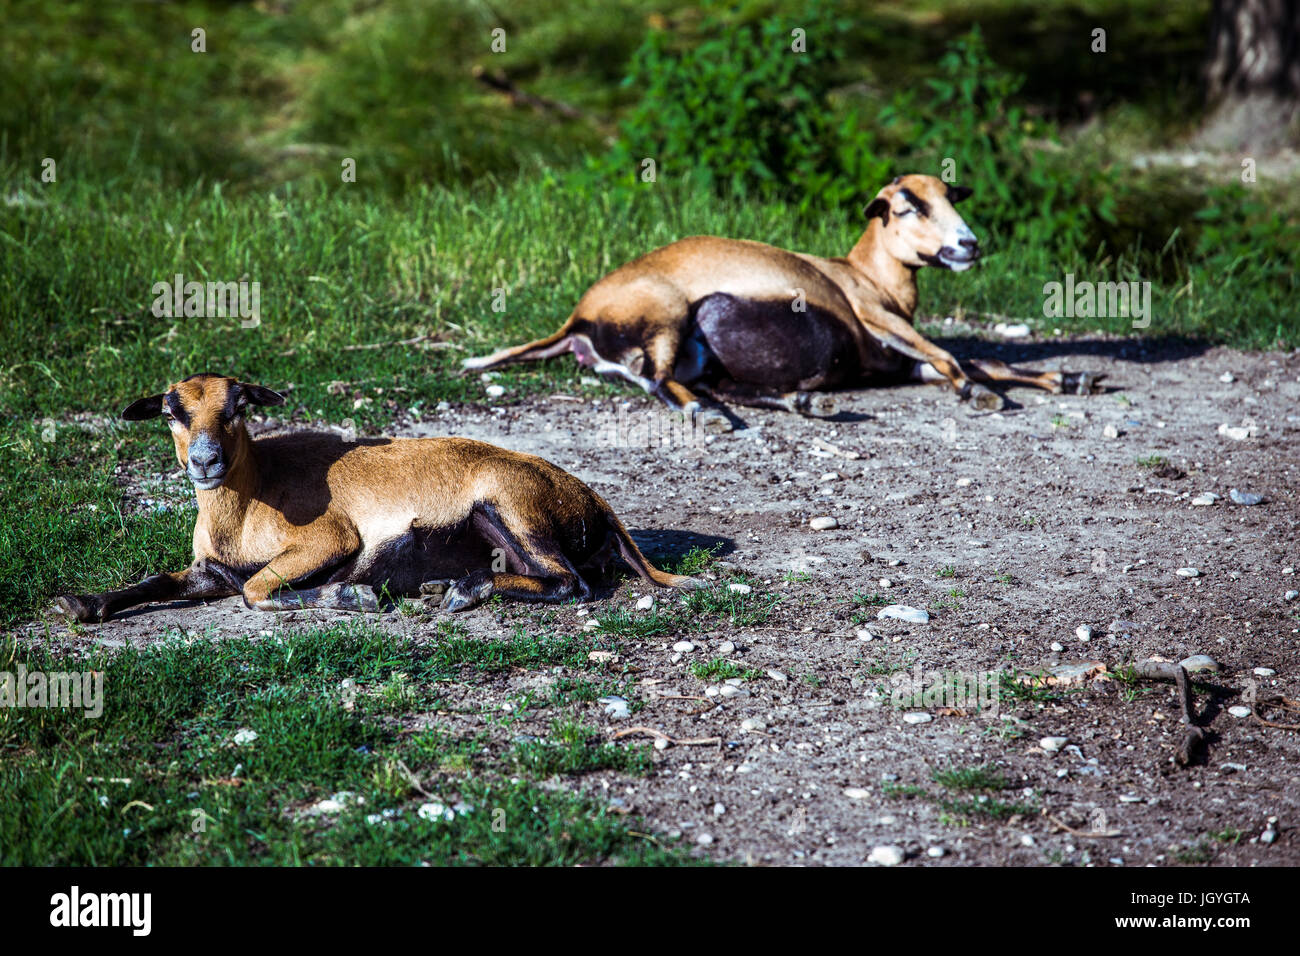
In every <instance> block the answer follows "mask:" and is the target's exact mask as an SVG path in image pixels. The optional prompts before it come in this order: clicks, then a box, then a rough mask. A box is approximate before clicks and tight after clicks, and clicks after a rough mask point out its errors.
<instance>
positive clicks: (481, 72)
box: [471, 64, 599, 125]
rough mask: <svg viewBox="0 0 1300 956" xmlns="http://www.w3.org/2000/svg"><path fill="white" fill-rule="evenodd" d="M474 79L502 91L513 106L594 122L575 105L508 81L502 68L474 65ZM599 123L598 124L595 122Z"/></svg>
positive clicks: (499, 91)
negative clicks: (495, 68) (491, 68)
mask: <svg viewBox="0 0 1300 956" xmlns="http://www.w3.org/2000/svg"><path fill="white" fill-rule="evenodd" d="M471 72H472V73H473V74H474V79H476V80H478V81H479V82H480V83H482V84H483V85H484V86H486V87H488V88H489V89H493V90H496V91H497V92H498V93H504V94H505V95H506V96H507V97H509V99H510V103H511V105H513V106H527V107H531V108H532V109H534V110H536V111H537V112H539V113H559V114H560V115H561V116H563V117H565V118H566V119H574V120H587V121H590V122H596V120H595V119H594V118H593V117H591V116H588V115H587V114H586V113H584V112H582V110H580V109H578V108H577V107H576V106H570V105H569V104H568V103H561V102H560V101H559V100H550V99H547V98H546V97H544V96H538V95H536V94H535V93H529V92H528V91H527V90H521V89H520V88H519V87H517V86H515V84H513V83H511V82H510V78H509V77H507V76H506V74H505V71H504V70H495V71H494V72H491V73H489V72H488V71H487V70H485V69H484V68H483V67H482V66H480V65H477V64H476V65H475V67H474V69H473V70H472V71H471ZM597 125H599V124H597Z"/></svg>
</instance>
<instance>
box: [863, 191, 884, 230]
mask: <svg viewBox="0 0 1300 956" xmlns="http://www.w3.org/2000/svg"><path fill="white" fill-rule="evenodd" d="M862 215H864V216H866V217H867V218H868V219H873V218H875V217H876V216H879V217H880V222H881V225H885V226H887V225H889V200H888V199H882V198H881V197H880V196H877V197H876V198H875V199H873V200H871V202H869V203H867V207H866V208H865V209H863V210H862Z"/></svg>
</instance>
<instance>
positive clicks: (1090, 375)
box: [1064, 372, 1106, 395]
mask: <svg viewBox="0 0 1300 956" xmlns="http://www.w3.org/2000/svg"><path fill="white" fill-rule="evenodd" d="M1105 377H1106V376H1105V375H1104V374H1098V373H1097V372H1068V373H1066V376H1065V389H1064V390H1065V391H1067V392H1073V393H1074V394H1075V395H1095V394H1097V393H1098V392H1100V391H1101V389H1099V388H1098V387H1097V385H1098V383H1099V382H1100V381H1101V380H1102V379H1103V378H1105Z"/></svg>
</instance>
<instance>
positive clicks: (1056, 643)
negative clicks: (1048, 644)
mask: <svg viewBox="0 0 1300 956" xmlns="http://www.w3.org/2000/svg"><path fill="white" fill-rule="evenodd" d="M1052 650H1054V651H1056V652H1057V653H1058V654H1059V653H1060V652H1061V651H1063V650H1065V645H1064V644H1062V643H1061V642H1060V641H1052Z"/></svg>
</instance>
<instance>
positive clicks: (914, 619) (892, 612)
mask: <svg viewBox="0 0 1300 956" xmlns="http://www.w3.org/2000/svg"><path fill="white" fill-rule="evenodd" d="M885 618H894V619H895V620H898V621H906V622H907V623H909V624H928V623H929V622H930V615H929V613H928V612H926V611H923V610H921V609H920V608H917V607H908V606H907V605H906V604H891V605H889V607H882V608H881V609H880V610H879V611H878V612H877V613H876V620H881V621H883V620H884V619H885Z"/></svg>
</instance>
